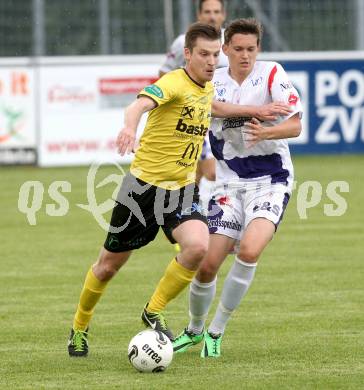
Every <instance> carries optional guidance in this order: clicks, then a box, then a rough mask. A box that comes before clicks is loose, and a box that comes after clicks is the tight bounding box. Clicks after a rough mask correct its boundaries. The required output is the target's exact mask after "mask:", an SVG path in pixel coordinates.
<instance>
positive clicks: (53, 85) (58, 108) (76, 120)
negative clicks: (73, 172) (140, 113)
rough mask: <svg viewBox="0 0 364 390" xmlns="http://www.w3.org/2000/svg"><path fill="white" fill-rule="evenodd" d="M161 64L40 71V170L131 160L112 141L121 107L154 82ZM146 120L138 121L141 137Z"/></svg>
mask: <svg viewBox="0 0 364 390" xmlns="http://www.w3.org/2000/svg"><path fill="white" fill-rule="evenodd" d="M158 65H159V64H157V63H156V64H145V63H144V64H132V65H131V64H120V65H118V64H95V65H87V64H77V65H75V64H68V65H49V66H43V67H41V68H40V118H41V133H40V144H39V160H38V163H39V165H41V166H57V165H62V166H63V165H83V164H91V163H92V162H95V161H96V162H100V163H112V162H130V161H131V158H132V155H129V156H125V157H120V156H119V155H118V154H117V151H116V147H115V139H116V137H117V135H118V133H119V131H120V129H121V127H122V125H123V115H124V108H125V107H126V106H127V105H128V104H129V103H130V102H131V101H132V100H133V99H135V97H136V95H137V93H138V92H139V91H140V90H141V89H143V88H144V87H145V86H146V85H149V84H151V83H153V82H154V81H155V80H156V79H157V74H158ZM145 121H146V116H144V117H143V118H142V120H141V123H140V126H139V128H138V135H139V136H140V134H141V133H142V130H143V128H144V125H145Z"/></svg>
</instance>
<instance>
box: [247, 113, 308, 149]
mask: <svg viewBox="0 0 364 390" xmlns="http://www.w3.org/2000/svg"><path fill="white" fill-rule="evenodd" d="M246 127H248V129H247V128H246ZM243 131H244V133H246V134H248V135H249V141H251V142H255V143H256V142H259V141H263V140H273V139H284V138H294V137H298V136H299V135H300V133H301V120H300V118H299V114H298V113H297V114H295V115H293V116H292V117H290V118H288V119H287V120H285V121H283V122H281V123H279V124H278V125H276V126H271V127H265V126H263V125H262V124H261V122H260V121H259V120H258V119H256V118H253V119H252V120H251V121H250V122H247V123H245V129H244V130H243Z"/></svg>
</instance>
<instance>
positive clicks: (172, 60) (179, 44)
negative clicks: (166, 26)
mask: <svg viewBox="0 0 364 390" xmlns="http://www.w3.org/2000/svg"><path fill="white" fill-rule="evenodd" d="M184 42H185V38H184V35H180V36H178V37H177V38H176V39H175V40H174V41H173V43H172V45H171V47H170V49H169V51H168V53H167V55H166V59H165V61H164V63H163V64H162V66H161V67H160V71H161V72H164V73H167V72H169V71H171V70H174V69H178V68H181V67H182V66H184V64H185V58H184V55H183V51H184V50H183V49H184Z"/></svg>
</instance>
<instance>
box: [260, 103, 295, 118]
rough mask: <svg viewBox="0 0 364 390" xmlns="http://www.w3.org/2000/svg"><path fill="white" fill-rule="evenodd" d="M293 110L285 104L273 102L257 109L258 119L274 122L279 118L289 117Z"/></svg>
mask: <svg viewBox="0 0 364 390" xmlns="http://www.w3.org/2000/svg"><path fill="white" fill-rule="evenodd" d="M291 111H292V108H291V107H290V106H289V105H288V104H286V103H283V102H273V103H269V104H265V105H264V106H260V107H257V113H256V117H257V118H258V119H260V120H261V121H274V120H276V119H277V117H278V116H286V115H289V114H290V113H291Z"/></svg>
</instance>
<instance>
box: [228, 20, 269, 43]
mask: <svg viewBox="0 0 364 390" xmlns="http://www.w3.org/2000/svg"><path fill="white" fill-rule="evenodd" d="M234 34H253V35H255V36H256V37H257V43H258V46H259V45H260V42H261V40H262V35H263V26H262V25H261V23H259V22H258V21H257V20H256V19H254V18H246V19H236V20H234V21H232V22H231V23H230V24H229V25H228V26H227V28H226V30H225V33H224V40H225V44H226V45H227V44H229V43H230V41H231V38H232V37H233V35H234Z"/></svg>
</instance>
